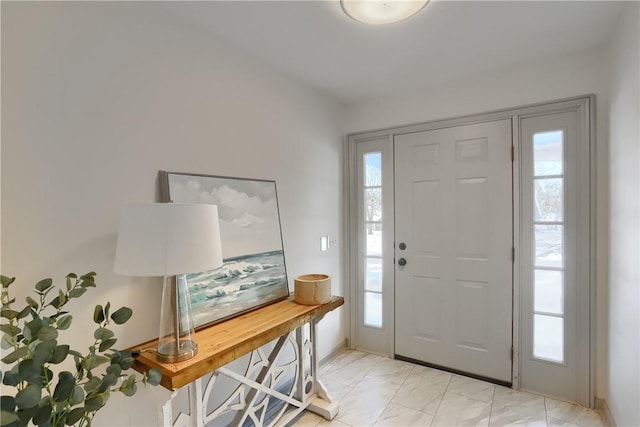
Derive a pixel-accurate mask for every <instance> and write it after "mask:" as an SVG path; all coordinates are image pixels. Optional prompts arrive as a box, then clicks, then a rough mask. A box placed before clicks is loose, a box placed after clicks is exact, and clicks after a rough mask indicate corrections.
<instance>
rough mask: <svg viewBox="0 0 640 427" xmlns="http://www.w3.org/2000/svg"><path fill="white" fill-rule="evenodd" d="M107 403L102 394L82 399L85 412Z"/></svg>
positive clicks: (95, 409) (92, 410)
mask: <svg viewBox="0 0 640 427" xmlns="http://www.w3.org/2000/svg"><path fill="white" fill-rule="evenodd" d="M105 403H107V401H106V399H105V396H104V395H102V394H96V395H94V396H91V397H89V398H87V399H85V401H84V409H85V411H86V412H94V411H97V410H98V409H100V408H102V407H103V406H104V405H105Z"/></svg>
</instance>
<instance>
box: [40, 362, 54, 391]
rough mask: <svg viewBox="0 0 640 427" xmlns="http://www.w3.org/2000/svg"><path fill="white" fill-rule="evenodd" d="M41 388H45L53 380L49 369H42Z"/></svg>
mask: <svg viewBox="0 0 640 427" xmlns="http://www.w3.org/2000/svg"><path fill="white" fill-rule="evenodd" d="M41 378H42V386H43V387H46V386H47V385H48V384H49V383H50V382H51V380H53V371H52V370H51V369H49V368H45V367H43V368H42V377H41Z"/></svg>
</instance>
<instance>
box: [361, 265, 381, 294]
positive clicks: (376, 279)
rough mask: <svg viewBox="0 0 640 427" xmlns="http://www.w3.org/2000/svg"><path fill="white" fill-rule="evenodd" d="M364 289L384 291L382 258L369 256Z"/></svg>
mask: <svg viewBox="0 0 640 427" xmlns="http://www.w3.org/2000/svg"><path fill="white" fill-rule="evenodd" d="M364 277H365V279H364V289H365V290H366V291H376V292H382V259H380V258H367V265H366V271H365V276H364Z"/></svg>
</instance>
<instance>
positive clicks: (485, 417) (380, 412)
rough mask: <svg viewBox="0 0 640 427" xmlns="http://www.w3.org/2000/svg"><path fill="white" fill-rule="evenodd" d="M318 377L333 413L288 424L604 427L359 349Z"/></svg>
mask: <svg viewBox="0 0 640 427" xmlns="http://www.w3.org/2000/svg"><path fill="white" fill-rule="evenodd" d="M320 378H321V379H322V381H323V382H324V384H325V385H326V386H327V388H328V389H329V393H330V395H331V397H332V398H333V399H334V400H337V401H339V402H340V411H339V413H338V415H337V416H336V418H334V419H333V420H332V421H327V420H325V419H323V418H321V417H320V416H318V415H316V414H313V413H310V412H305V413H303V414H302V415H301V416H300V417H298V419H297V420H295V421H294V422H293V423H292V424H290V426H295V427H306V426H347V427H348V426H351V427H360V426H397V427H410V426H447V427H452V426H507V425H508V426H523V427H525V426H527V427H528V426H532V427H533V426H535V427H538V426H548V427H592V426H593V427H606V423H605V421H604V419H603V418H602V417H601V415H600V414H599V413H598V412H596V411H593V410H590V409H586V408H583V407H582V406H580V405H571V404H568V403H565V402H561V401H559V400H555V399H551V398H548V397H543V396H538V395H534V394H530V393H525V392H517V391H513V390H511V389H509V388H506V387H502V386H498V385H495V384H491V383H487V382H483V381H478V380H475V379H471V378H467V377H463V376H460V375H456V374H450V373H448V372H443V371H438V370H436V369H431V368H427V367H424V366H419V365H414V364H411V363H407V362H402V361H398V360H392V359H388V358H385V357H381V356H377V355H373V354H368V353H363V352H359V351H345V352H342V353H340V354H339V355H337V356H336V357H335V358H333V359H332V360H330V361H328V362H327V363H325V364H324V365H323V366H322V368H321V369H320Z"/></svg>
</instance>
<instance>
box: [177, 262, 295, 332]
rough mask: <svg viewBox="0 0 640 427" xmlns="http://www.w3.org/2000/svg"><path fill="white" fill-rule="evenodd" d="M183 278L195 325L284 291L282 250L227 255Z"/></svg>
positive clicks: (270, 298)
mask: <svg viewBox="0 0 640 427" xmlns="http://www.w3.org/2000/svg"><path fill="white" fill-rule="evenodd" d="M187 282H188V284H189V296H190V299H191V310H192V313H193V319H194V322H195V325H196V327H198V326H202V325H205V324H207V323H211V322H215V321H216V320H220V319H222V318H225V317H227V316H229V315H231V314H235V313H238V312H240V311H244V310H247V309H250V308H253V307H255V306H256V305H261V304H264V303H267V302H270V301H273V300H277V299H280V298H282V297H285V296H287V295H288V285H287V276H286V270H285V264H284V251H273V252H265V253H261V254H254V255H246V256H239V257H234V258H228V259H225V260H224V263H223V265H222V267H220V268H218V269H216V270H211V271H206V272H203V273H195V274H189V275H187Z"/></svg>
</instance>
